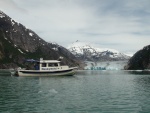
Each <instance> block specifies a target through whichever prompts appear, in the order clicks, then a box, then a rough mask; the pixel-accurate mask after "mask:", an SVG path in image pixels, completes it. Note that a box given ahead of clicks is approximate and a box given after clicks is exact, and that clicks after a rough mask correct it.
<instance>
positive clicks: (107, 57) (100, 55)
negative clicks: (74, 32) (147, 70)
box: [68, 41, 130, 61]
mask: <svg viewBox="0 0 150 113" xmlns="http://www.w3.org/2000/svg"><path fill="white" fill-rule="evenodd" d="M68 50H69V51H70V52H72V54H74V55H75V56H76V57H78V58H80V59H82V60H88V61H119V60H128V59H129V58H130V57H129V56H127V55H125V54H123V53H120V52H119V51H117V50H114V49H108V48H97V47H93V46H92V45H91V44H89V43H84V42H79V41H77V42H74V43H72V44H71V45H69V46H68Z"/></svg>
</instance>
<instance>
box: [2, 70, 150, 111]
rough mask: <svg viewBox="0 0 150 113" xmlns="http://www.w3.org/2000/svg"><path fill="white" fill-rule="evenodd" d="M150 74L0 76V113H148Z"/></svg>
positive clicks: (115, 72)
mask: <svg viewBox="0 0 150 113" xmlns="http://www.w3.org/2000/svg"><path fill="white" fill-rule="evenodd" d="M149 98H150V74H149V72H144V71H135V72H133V71H78V73H77V74H76V75H74V76H62V77H14V76H9V75H8V76H6V75H3V76H0V113H149V112H150V107H149V105H150V99H149Z"/></svg>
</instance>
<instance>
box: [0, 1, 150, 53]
mask: <svg viewBox="0 0 150 113" xmlns="http://www.w3.org/2000/svg"><path fill="white" fill-rule="evenodd" d="M0 10H2V11H3V12H4V13H6V14H7V15H9V16H10V17H12V18H13V19H14V20H15V21H17V22H20V23H22V24H23V25H25V26H26V27H27V28H29V29H32V30H33V31H35V32H36V33H37V34H38V35H39V36H40V37H41V38H43V39H44V40H46V41H48V42H56V43H58V44H59V45H62V46H64V47H67V46H68V45H69V44H71V43H73V42H75V41H76V40H79V41H81V42H90V43H93V44H95V45H96V46H98V47H101V48H112V49H116V50H119V51H120V52H125V53H127V52H131V53H135V52H136V51H138V50H139V49H141V48H143V47H144V46H146V45H149V44H150V0H0Z"/></svg>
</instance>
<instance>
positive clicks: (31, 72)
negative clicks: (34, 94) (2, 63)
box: [16, 69, 76, 76]
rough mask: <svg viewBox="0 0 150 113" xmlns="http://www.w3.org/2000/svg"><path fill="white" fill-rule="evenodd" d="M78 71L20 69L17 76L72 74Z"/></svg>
mask: <svg viewBox="0 0 150 113" xmlns="http://www.w3.org/2000/svg"><path fill="white" fill-rule="evenodd" d="M75 73H76V71H75V70H74V69H68V70H59V71H37V70H18V71H17V72H16V75H17V76H72V75H74V74H75Z"/></svg>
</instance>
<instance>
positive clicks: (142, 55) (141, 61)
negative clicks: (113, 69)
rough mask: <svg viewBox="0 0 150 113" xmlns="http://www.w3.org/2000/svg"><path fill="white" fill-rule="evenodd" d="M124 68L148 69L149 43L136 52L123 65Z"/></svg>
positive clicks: (149, 58) (149, 67)
mask: <svg viewBox="0 0 150 113" xmlns="http://www.w3.org/2000/svg"><path fill="white" fill-rule="evenodd" d="M125 69H126V70H145V69H150V45H148V46H145V47H144V48H143V49H141V50H139V51H138V52H136V53H135V54H134V55H133V57H131V59H130V60H129V61H128V64H127V65H126V66H125Z"/></svg>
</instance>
